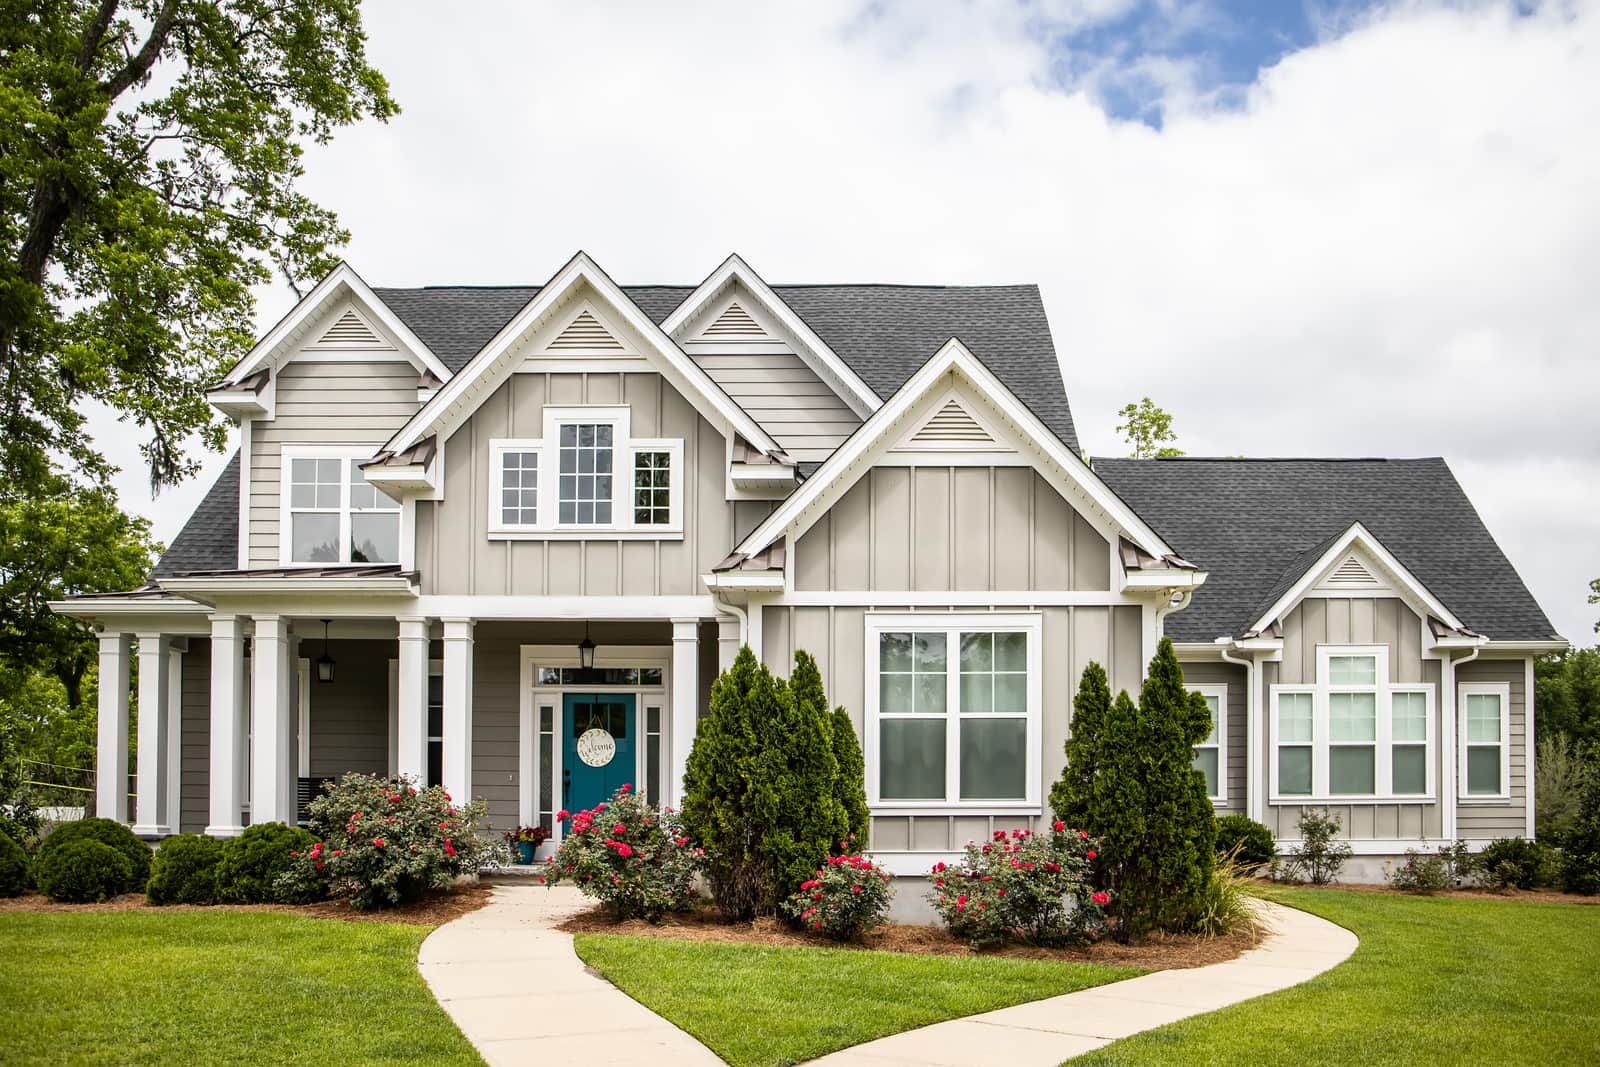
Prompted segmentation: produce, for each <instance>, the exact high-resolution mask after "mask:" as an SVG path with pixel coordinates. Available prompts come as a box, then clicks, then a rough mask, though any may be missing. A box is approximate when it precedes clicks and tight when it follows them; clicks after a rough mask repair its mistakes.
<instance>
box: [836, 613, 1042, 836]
mask: <svg viewBox="0 0 1600 1067" xmlns="http://www.w3.org/2000/svg"><path fill="white" fill-rule="evenodd" d="M865 629H866V641H865V649H866V659H865V661H864V662H865V663H866V665H867V669H866V712H865V721H864V733H865V737H864V738H863V741H864V744H863V755H864V756H865V757H866V764H867V806H868V807H869V808H870V809H871V811H872V812H873V813H874V814H893V815H920V814H927V815H939V814H946V813H950V812H984V813H985V814H995V815H1000V814H1005V815H1038V814H1039V813H1040V812H1041V811H1042V810H1043V809H1042V804H1041V800H1040V791H1041V790H1040V784H1039V776H1040V763H1041V752H1040V746H1041V744H1042V730H1041V719H1042V711H1041V709H1042V705H1043V693H1044V687H1043V662H1044V657H1043V648H1042V644H1043V642H1042V637H1043V633H1044V624H1043V617H1042V616H1041V615H1040V614H1039V613H1038V612H993V613H990V612H979V613H971V614H953V613H948V612H931V611H930V612H914V613H909V614H908V613H893V614H890V613H878V612H869V613H868V614H867V617H866V627H865ZM901 630H906V631H916V632H921V633H935V632H944V633H947V634H959V633H963V632H965V633H998V632H1002V631H1009V632H1021V633H1025V634H1027V635H1028V707H1027V715H1026V716H1025V718H1024V721H1025V723H1026V736H1025V741H1024V751H1025V752H1026V754H1027V765H1026V767H1025V768H1024V770H1023V789H1024V795H1023V797H1022V799H1020V800H1018V799H1008V800H962V799H960V797H961V789H960V775H961V732H960V731H961V721H962V715H961V714H960V711H959V709H960V698H959V693H960V685H961V670H960V659H959V652H960V647H959V642H952V643H950V644H949V645H947V648H954V649H955V652H954V653H953V654H952V653H948V652H947V659H946V671H947V676H946V684H947V685H948V686H949V688H948V689H947V692H948V693H949V694H950V696H949V699H948V700H947V703H946V712H945V726H946V731H947V732H946V735H945V737H946V740H945V797H946V799H945V800H884V799H883V798H882V797H881V796H880V795H879V775H878V759H879V756H880V753H879V751H878V747H879V745H878V723H879V711H878V698H879V683H878V662H879V658H878V635H879V634H882V633H885V632H895V631H901Z"/></svg>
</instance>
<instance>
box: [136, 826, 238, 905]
mask: <svg viewBox="0 0 1600 1067" xmlns="http://www.w3.org/2000/svg"><path fill="white" fill-rule="evenodd" d="M226 847H227V846H226V845H224V844H223V843H222V842H221V841H219V840H217V839H216V838H214V837H203V836H201V835H200V834H179V835H178V836H177V837H169V838H167V839H166V840H165V841H163V842H161V847H160V848H158V849H156V854H155V857H154V858H153V859H151V861H150V882H149V884H148V885H146V886H145V890H144V891H145V895H146V896H148V897H149V898H150V903H152V904H158V905H159V904H215V903H216V902H217V866H218V865H219V864H220V863H221V862H222V853H223V851H224V850H225V849H226Z"/></svg>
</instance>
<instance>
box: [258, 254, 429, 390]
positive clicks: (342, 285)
mask: <svg viewBox="0 0 1600 1067" xmlns="http://www.w3.org/2000/svg"><path fill="white" fill-rule="evenodd" d="M340 299H347V300H349V301H350V302H351V303H353V304H354V305H355V307H356V312H357V314H358V315H360V316H362V317H364V318H365V319H366V320H367V321H368V322H369V323H371V324H373V325H376V326H378V327H380V328H381V329H382V330H385V331H387V332H388V333H389V335H390V336H391V337H393V338H394V339H395V340H397V341H399V342H400V352H401V354H402V355H404V356H405V357H406V360H407V361H408V362H409V363H411V364H412V365H413V366H415V367H416V368H417V370H419V371H422V370H426V371H431V372H432V373H433V376H434V377H436V378H438V379H439V380H440V381H442V382H443V381H449V380H450V369H449V368H448V367H446V366H445V365H444V364H443V363H441V362H439V357H437V356H435V355H434V354H433V352H432V351H431V350H430V349H429V348H428V346H427V345H425V344H423V343H422V338H420V337H418V336H417V335H416V334H414V333H412V332H411V328H410V327H409V326H407V325H406V324H405V323H404V322H402V321H400V317H399V316H398V315H396V314H395V313H394V312H393V311H391V310H389V306H388V305H387V304H385V303H384V302H383V301H382V300H379V299H378V295H377V294H376V293H374V292H373V291H372V288H371V287H370V286H368V285H367V283H366V282H365V281H363V280H362V279H361V275H359V274H357V273H356V272H355V270H354V269H353V268H352V267H351V266H350V265H349V264H348V263H343V262H341V263H340V264H339V265H338V266H337V267H335V268H333V270H332V271H330V272H329V273H328V276H327V277H326V278H323V279H322V280H321V281H320V282H318V283H317V284H316V287H315V288H314V289H312V290H311V292H309V293H307V294H306V295H305V297H304V298H303V299H302V300H301V301H300V302H299V303H298V304H296V305H295V306H294V307H293V308H291V309H290V310H289V313H288V314H287V315H285V316H284V317H283V318H281V319H279V320H278V324H277V325H276V326H274V327H273V328H272V329H270V330H268V331H267V334H266V336H265V337H263V338H261V340H259V341H257V342H256V344H255V347H254V348H252V349H250V351H249V352H248V353H246V355H245V357H244V358H243V359H241V360H240V361H239V362H238V363H237V364H236V365H235V366H234V368H233V369H232V370H230V371H229V372H228V375H227V377H228V380H230V381H238V380H239V379H240V378H243V377H245V376H247V375H250V374H253V373H255V372H256V371H258V370H260V369H261V368H262V367H263V366H268V365H276V364H277V363H279V362H281V361H282V358H283V357H284V356H286V355H290V351H289V346H290V345H292V344H294V343H295V342H296V341H299V340H301V337H302V335H304V334H305V333H306V332H307V331H308V330H309V329H310V328H311V327H313V326H315V325H317V324H318V322H319V321H320V319H321V316H322V313H323V312H325V311H327V310H328V308H329V307H330V306H331V305H333V304H334V303H335V301H337V300H340ZM329 325H332V324H331V323H330V324H329ZM320 338H321V334H318V335H317V337H314V338H311V339H310V340H308V341H304V342H303V345H304V346H305V347H313V348H314V347H317V342H318V341H319V340H320Z"/></svg>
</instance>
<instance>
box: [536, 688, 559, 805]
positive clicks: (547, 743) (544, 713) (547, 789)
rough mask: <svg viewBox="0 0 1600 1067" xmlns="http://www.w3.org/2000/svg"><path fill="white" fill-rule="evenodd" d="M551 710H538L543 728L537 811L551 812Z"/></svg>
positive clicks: (552, 755)
mask: <svg viewBox="0 0 1600 1067" xmlns="http://www.w3.org/2000/svg"><path fill="white" fill-rule="evenodd" d="M550 713H551V708H550V707H549V706H548V705H546V706H544V707H541V708H540V709H539V717H540V723H541V724H542V726H543V728H542V729H541V730H540V731H539V810H540V812H551V811H554V810H555V785H556V783H555V761H554V751H555V744H554V742H555V737H554V736H553V735H552V734H551V732H550V729H549V727H550V718H551V715H550Z"/></svg>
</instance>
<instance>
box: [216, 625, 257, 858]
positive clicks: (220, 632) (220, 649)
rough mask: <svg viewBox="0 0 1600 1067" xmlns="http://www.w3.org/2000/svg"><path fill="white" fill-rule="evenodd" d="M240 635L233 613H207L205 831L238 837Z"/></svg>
mask: <svg viewBox="0 0 1600 1067" xmlns="http://www.w3.org/2000/svg"><path fill="white" fill-rule="evenodd" d="M245 714H246V711H245V691H244V636H243V634H241V633H240V632H239V619H238V618H237V617H236V616H233V615H213V616H211V752H210V758H209V760H208V772H207V773H208V775H209V781H210V801H209V810H208V812H207V814H206V833H207V835H209V836H211V837H238V836H239V834H240V833H242V832H243V830H244V814H243V809H244V761H243V760H241V759H240V757H239V753H240V751H241V749H242V748H243V742H244V737H245V733H246V730H247V728H248V724H247V721H246V719H245Z"/></svg>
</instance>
